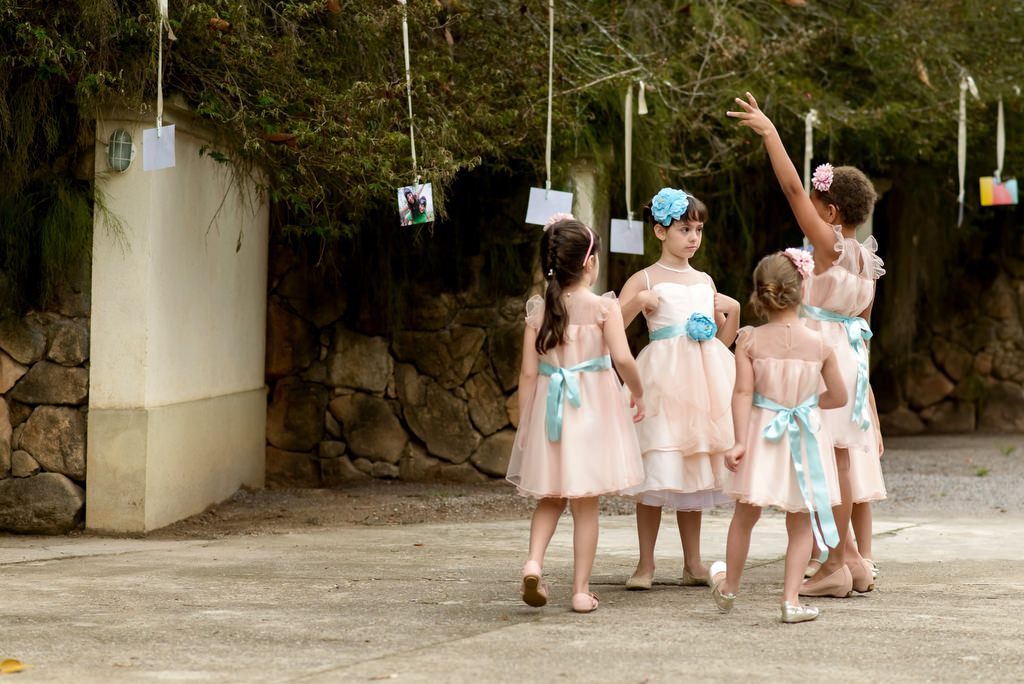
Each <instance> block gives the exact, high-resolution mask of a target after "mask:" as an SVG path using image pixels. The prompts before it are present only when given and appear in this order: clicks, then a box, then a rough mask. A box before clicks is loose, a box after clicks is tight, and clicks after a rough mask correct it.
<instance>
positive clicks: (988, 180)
mask: <svg viewBox="0 0 1024 684" xmlns="http://www.w3.org/2000/svg"><path fill="white" fill-rule="evenodd" d="M979 185H980V190H981V206H983V207H1000V206H1012V205H1014V204H1017V179H1016V178H1008V179H1006V180H1005V181H1002V182H1000V179H999V177H998V176H982V177H981V178H980V179H979Z"/></svg>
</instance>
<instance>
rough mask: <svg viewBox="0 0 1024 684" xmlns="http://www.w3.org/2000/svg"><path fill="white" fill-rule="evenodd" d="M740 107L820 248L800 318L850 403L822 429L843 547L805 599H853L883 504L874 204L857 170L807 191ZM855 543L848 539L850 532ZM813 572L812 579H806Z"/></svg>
mask: <svg viewBox="0 0 1024 684" xmlns="http://www.w3.org/2000/svg"><path fill="white" fill-rule="evenodd" d="M746 95H747V97H746V99H741V98H736V103H737V104H738V105H739V106H740V108H741V111H735V112H727V115H728V116H730V117H732V118H735V119H738V122H739V125H740V126H744V127H746V128H749V129H751V130H752V131H754V132H755V133H757V134H758V135H760V136H761V139H762V140H763V141H764V147H765V150H766V151H767V152H768V157H769V159H770V160H771V163H772V168H773V169H774V170H775V175H776V177H777V178H778V181H779V184H780V185H781V186H782V191H783V193H784V194H785V195H786V199H787V200H788V201H789V205H790V208H791V209H792V210H793V215H794V216H795V217H796V220H797V223H798V224H799V225H800V230H801V231H803V233H804V235H805V236H806V237H807V239H808V241H809V242H810V243H811V245H812V246H813V247H814V251H813V253H812V256H813V261H814V270H813V272H812V273H811V275H810V277H808V278H807V279H806V280H805V281H804V285H803V288H804V303H803V307H802V308H801V315H802V316H803V317H804V318H806V319H807V325H808V327H811V328H813V329H817V330H821V331H822V333H823V334H824V335H825V337H826V339H827V340H828V342H829V344H831V345H832V346H834V347H835V349H836V355H837V358H838V359H839V366H840V368H841V369H842V371H843V378H844V380H845V382H846V385H847V387H848V388H849V392H850V401H849V402H848V403H847V404H846V405H845V406H842V407H839V408H834V409H831V410H828V411H825V412H824V415H823V418H822V419H823V420H824V421H825V422H826V423H827V424H828V427H829V431H830V432H831V434H832V437H833V438H834V439H835V449H836V461H837V462H838V464H839V485H840V488H841V489H842V492H843V503H842V506H840V507H839V509H838V511H837V513H836V522H837V524H838V525H839V533H840V535H841V536H842V543H841V544H840V545H839V546H838V548H836V549H834V550H832V551H829V553H828V556H827V558H826V559H825V560H824V563H823V564H822V565H821V567H820V569H817V572H815V573H814V576H813V577H811V578H810V579H809V580H808V581H807V582H806V583H805V585H804V588H803V590H802V592H803V595H804V596H837V597H838V596H847V595H849V593H850V588H851V586H852V589H853V590H854V591H869V590H870V588H873V587H874V580H875V576H876V575H877V567H876V566H875V564H874V561H872V560H870V557H871V505H870V502H872V501H878V500H880V499H884V498H885V496H886V492H885V481H884V479H883V477H882V467H881V462H880V457H881V455H882V436H881V433H880V432H879V430H878V413H877V411H876V410H875V402H874V396H873V395H872V393H871V385H870V383H869V381H868V367H869V364H868V341H869V340H870V339H871V336H872V332H871V327H870V326H869V325H868V321H869V320H870V319H871V307H872V305H873V303H874V299H875V283H876V281H877V280H878V278H880V277H881V276H882V275H884V274H885V269H884V268H883V265H882V260H881V259H880V258H879V257H878V255H877V254H876V252H877V251H878V243H877V242H875V239H874V238H873V237H869V238H868V239H867V240H865V241H864V242H863V243H862V242H859V241H858V240H857V227H858V226H860V225H861V224H863V223H864V222H865V221H867V219H868V217H869V216H870V215H871V209H872V207H873V205H874V203H875V190H874V187H873V186H872V185H871V181H870V180H868V178H867V176H865V175H864V173H863V172H861V171H860V170H859V169H856V168H854V167H852V166H839V167H835V168H833V167H832V165H831V164H822V165H820V166H819V167H818V168H817V169H815V171H814V176H813V177H812V179H811V186H812V190H811V194H810V196H808V194H807V193H806V192H805V191H804V187H803V182H802V181H801V178H800V174H799V173H798V172H797V170H796V167H795V166H794V165H793V162H792V160H791V159H790V158H789V154H788V153H787V152H786V148H785V146H784V145H783V144H782V139H781V138H780V137H779V133H778V131H777V130H776V129H775V124H773V123H772V122H771V119H769V118H768V117H767V116H765V113H764V112H763V111H761V108H760V107H758V105H757V100H755V99H754V96H753V95H751V94H750V93H747V94H746ZM851 520H852V523H853V530H854V532H855V534H856V538H857V543H856V544H854V543H853V539H852V536H851V535H849V534H848V530H849V528H850V523H851ZM811 572H812V569H811V568H809V569H808V574H810V573H811Z"/></svg>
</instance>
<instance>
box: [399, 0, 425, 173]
mask: <svg viewBox="0 0 1024 684" xmlns="http://www.w3.org/2000/svg"><path fill="white" fill-rule="evenodd" d="M398 2H399V4H401V5H402V45H403V46H404V48H405V97H406V100H408V102H409V147H410V151H411V152H412V175H413V177H414V178H415V180H416V184H417V185H419V182H420V173H419V169H418V168H417V166H416V131H415V130H414V129H413V119H412V67H411V66H410V65H409V7H408V5H407V4H406V0H398Z"/></svg>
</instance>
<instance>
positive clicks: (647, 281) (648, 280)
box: [641, 268, 651, 290]
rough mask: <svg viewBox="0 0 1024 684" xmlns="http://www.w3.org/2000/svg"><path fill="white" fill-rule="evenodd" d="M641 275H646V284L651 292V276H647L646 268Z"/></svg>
mask: <svg viewBox="0 0 1024 684" xmlns="http://www.w3.org/2000/svg"><path fill="white" fill-rule="evenodd" d="M641 273H643V274H644V283H646V284H647V289H648V290H650V289H651V276H649V275H647V269H646V268H645V269H644V270H642V271H641Z"/></svg>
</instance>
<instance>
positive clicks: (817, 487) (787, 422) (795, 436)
mask: <svg viewBox="0 0 1024 684" xmlns="http://www.w3.org/2000/svg"><path fill="white" fill-rule="evenodd" d="M754 406H757V407H759V408H763V409H767V410H769V411H775V413H776V415H775V418H774V419H773V420H772V422H770V423H768V425H766V426H765V428H764V433H763V434H764V437H765V439H767V440H769V441H772V442H778V441H779V440H781V439H782V437H783V435H789V455H790V459H791V460H792V462H793V469H794V470H796V476H797V481H798V482H799V483H800V493H801V494H802V495H803V497H804V505H806V506H807V510H808V511H809V512H810V515H811V530H812V531H813V532H814V539H815V540H816V541H817V542H818V548H820V549H824V548H826V547H830V548H835V546H836V544H838V543H839V530H838V528H837V527H836V521H835V518H834V517H833V516H832V502H831V501H830V500H829V496H828V484H827V483H826V482H825V466H824V462H823V461H822V460H821V451H820V449H819V448H818V438H817V437H815V435H814V431H813V429H812V428H811V411H812V410H813V409H815V408H817V407H818V397H817V396H811V397H809V398H808V399H806V400H805V401H804V402H803V403H802V404H800V405H799V406H794V407H792V408H790V407H788V406H783V405H781V404H777V403H775V402H774V401H772V400H771V399H768V398H767V397H765V396H764V395H762V394H757V393H755V394H754ZM801 435H806V436H807V439H806V441H804V440H803V439H802V437H801ZM804 444H806V450H807V471H808V472H807V473H806V474H805V473H804V466H803V459H802V458H801V452H802V451H803V450H802V448H801V447H802V446H803V445H804ZM808 484H810V489H811V490H812V491H808ZM815 518H817V520H815ZM815 523H817V524H815Z"/></svg>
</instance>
